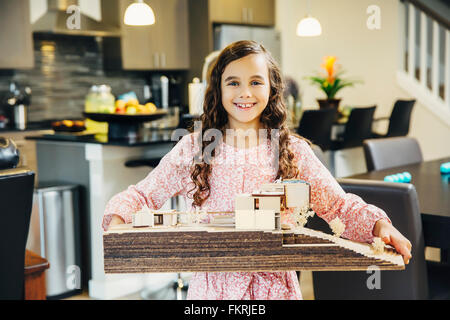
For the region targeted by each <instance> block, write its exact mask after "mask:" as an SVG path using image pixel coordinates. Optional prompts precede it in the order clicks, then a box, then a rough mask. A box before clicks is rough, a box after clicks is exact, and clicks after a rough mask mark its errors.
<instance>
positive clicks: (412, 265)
mask: <svg viewBox="0 0 450 320" xmlns="http://www.w3.org/2000/svg"><path fill="white" fill-rule="evenodd" d="M338 182H339V183H340V185H341V186H342V188H343V189H344V190H345V191H346V192H349V193H353V194H356V195H358V196H360V197H361V198H362V199H363V200H365V201H366V202H367V203H370V204H373V205H375V206H377V207H379V208H381V209H383V210H384V211H385V212H386V213H387V214H388V216H389V218H390V219H391V221H392V224H393V225H394V226H395V227H396V228H397V229H398V230H399V231H400V232H401V233H402V234H403V235H404V236H405V237H406V238H407V239H409V241H411V244H412V259H411V260H410V262H409V264H408V265H406V268H405V270H402V271H380V273H379V289H378V288H377V287H376V284H377V283H376V282H375V281H373V277H375V275H374V274H373V272H372V273H369V272H365V271H354V272H342V271H339V272H313V282H314V295H315V298H316V299H354V300H358V299H374V300H375V299H386V300H389V299H408V300H409V299H427V298H428V278H427V269H426V261H425V252H424V250H425V247H424V237H423V231H422V220H421V216H420V210H419V202H418V198H417V193H416V189H415V188H414V185H412V184H405V183H389V182H384V181H371V180H356V179H339V180H338ZM325 224H326V223H325ZM369 277H372V279H369ZM368 283H369V284H371V285H372V286H368ZM373 285H375V287H374V286H373ZM370 288H372V289H370Z"/></svg>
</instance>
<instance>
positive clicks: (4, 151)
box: [0, 137, 19, 170]
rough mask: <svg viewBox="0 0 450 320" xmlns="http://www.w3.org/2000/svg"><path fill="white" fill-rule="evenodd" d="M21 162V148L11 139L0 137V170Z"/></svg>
mask: <svg viewBox="0 0 450 320" xmlns="http://www.w3.org/2000/svg"><path fill="white" fill-rule="evenodd" d="M18 163H19V149H17V146H16V144H15V143H14V141H12V140H11V139H5V138H3V137H0V170H1V169H12V168H15V167H16V166H17V164H18Z"/></svg>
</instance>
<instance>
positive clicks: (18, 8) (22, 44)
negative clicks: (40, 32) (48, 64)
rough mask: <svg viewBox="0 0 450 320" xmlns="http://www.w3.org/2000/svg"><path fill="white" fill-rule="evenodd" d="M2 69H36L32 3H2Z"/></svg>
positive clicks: (20, 1)
mask: <svg viewBox="0 0 450 320" xmlns="http://www.w3.org/2000/svg"><path fill="white" fill-rule="evenodd" d="M0 48H1V50H0V69H29V68H33V67H34V55H33V36H32V31H31V23H30V1H29V0H14V1H0Z"/></svg>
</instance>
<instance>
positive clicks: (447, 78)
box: [397, 0, 450, 126]
mask: <svg viewBox="0 0 450 320" xmlns="http://www.w3.org/2000/svg"><path fill="white" fill-rule="evenodd" d="M442 5H443V6H446V4H445V3H444V2H442ZM445 8H446V9H447V8H448V7H445ZM448 10H450V8H448ZM400 23H401V27H400V32H401V37H400V39H401V41H400V43H399V45H400V48H399V49H400V50H399V53H400V54H399V68H398V71H397V82H398V84H399V86H400V87H401V88H402V89H403V90H405V91H406V92H408V93H409V94H410V95H411V96H412V97H414V98H415V99H416V100H417V101H418V102H419V103H420V104H422V105H423V106H425V107H427V108H428V109H429V110H430V111H431V112H433V113H434V114H435V115H436V116H437V117H438V118H439V119H441V120H442V121H443V122H444V123H446V124H447V125H448V126H450V31H449V29H450V22H449V20H448V19H447V18H446V14H445V12H444V14H443V16H441V15H438V14H436V11H433V10H430V9H429V8H428V7H427V5H425V2H424V1H419V0H407V1H400Z"/></svg>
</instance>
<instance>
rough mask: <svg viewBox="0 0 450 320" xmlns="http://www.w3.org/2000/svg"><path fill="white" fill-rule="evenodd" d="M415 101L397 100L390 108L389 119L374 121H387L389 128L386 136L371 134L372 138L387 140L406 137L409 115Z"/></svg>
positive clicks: (409, 120)
mask: <svg viewBox="0 0 450 320" xmlns="http://www.w3.org/2000/svg"><path fill="white" fill-rule="evenodd" d="M415 103H416V100H397V101H395V103H394V107H393V108H392V112H391V116H390V117H389V118H387V117H384V118H377V119H375V120H374V121H375V122H378V121H383V120H389V127H388V131H387V133H386V134H380V133H377V132H372V138H388V137H401V136H407V135H408V132H409V124H410V122H411V113H412V110H413V107H414V104H415Z"/></svg>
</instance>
